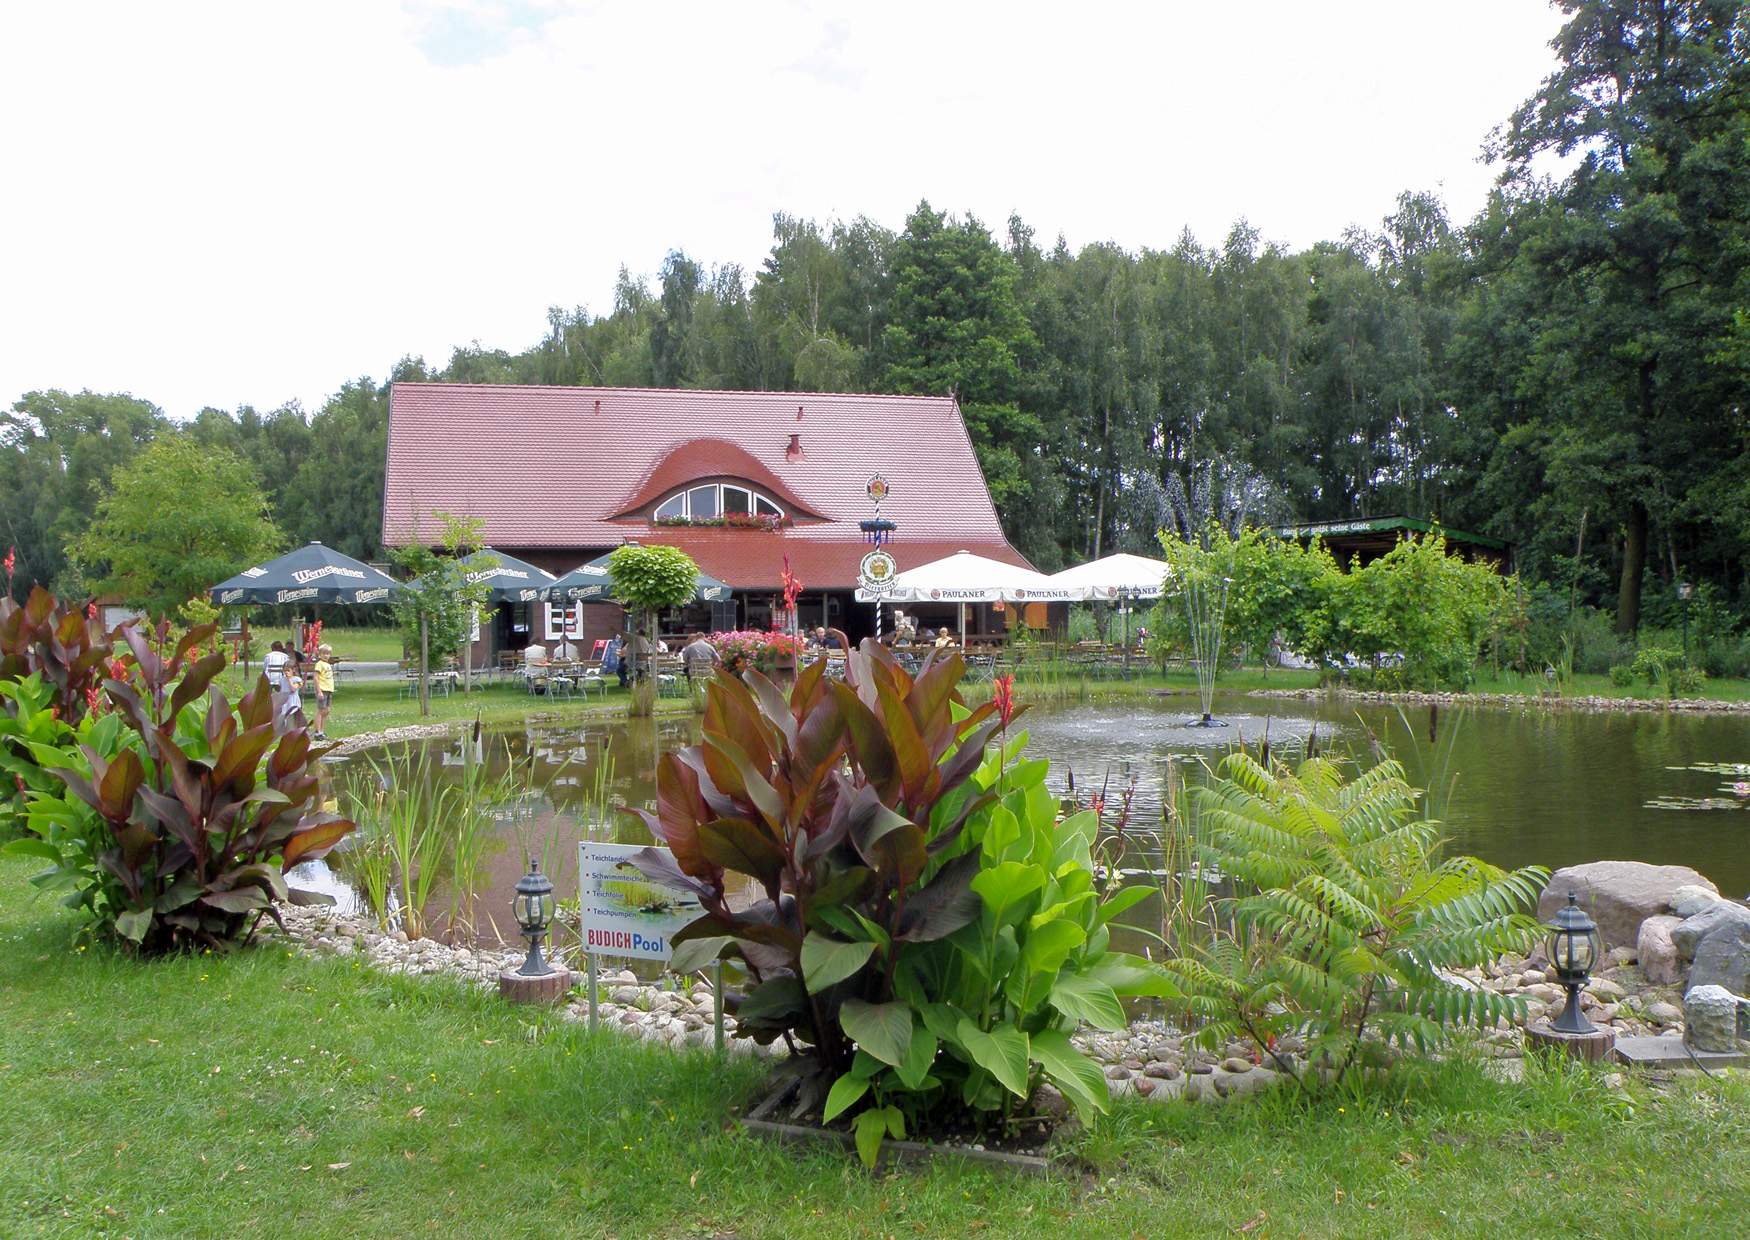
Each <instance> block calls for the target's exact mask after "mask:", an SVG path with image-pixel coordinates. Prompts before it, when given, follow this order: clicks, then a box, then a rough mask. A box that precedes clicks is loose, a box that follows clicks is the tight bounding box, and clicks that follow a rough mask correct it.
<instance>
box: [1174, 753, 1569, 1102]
mask: <svg viewBox="0 0 1750 1240" xmlns="http://www.w3.org/2000/svg"><path fill="white" fill-rule="evenodd" d="M1192 796H1193V797H1194V798H1195V803H1196V805H1197V807H1198V809H1199V826H1200V830H1201V831H1202V833H1203V835H1204V838H1205V839H1206V841H1207V843H1206V845H1205V848H1204V860H1205V863H1206V865H1208V866H1210V867H1213V868H1214V869H1216V870H1218V871H1219V872H1220V873H1221V874H1223V875H1224V876H1225V877H1227V878H1228V879H1229V880H1231V881H1232V882H1233V884H1234V889H1235V894H1234V896H1233V897H1231V898H1228V899H1225V900H1223V901H1221V902H1220V904H1221V911H1222V913H1223V914H1224V916H1225V918H1226V919H1228V920H1230V922H1231V925H1232V926H1233V933H1231V934H1230V935H1224V936H1218V937H1217V938H1216V939H1215V940H1214V941H1213V942H1212V943H1211V944H1210V945H1209V946H1207V947H1204V948H1202V949H1200V950H1196V951H1194V952H1192V953H1190V954H1188V955H1182V956H1180V957H1178V958H1176V959H1174V960H1172V961H1170V962H1168V965H1167V968H1168V970H1169V972H1171V973H1173V974H1174V975H1176V976H1177V977H1178V978H1179V979H1180V981H1181V983H1182V984H1183V987H1184V990H1185V993H1186V995H1187V997H1188V998H1187V1001H1186V1006H1187V1008H1188V1009H1189V1010H1190V1011H1191V1012H1192V1013H1194V1014H1195V1015H1196V1016H1198V1017H1201V1018H1202V1019H1203V1020H1204V1021H1205V1022H1206V1023H1205V1024H1204V1025H1203V1027H1202V1028H1201V1029H1200V1030H1199V1031H1198V1032H1197V1034H1196V1037H1197V1039H1198V1040H1199V1041H1200V1042H1201V1043H1203V1044H1204V1045H1209V1046H1219V1045H1220V1044H1221V1043H1222V1042H1224V1041H1226V1040H1227V1039H1229V1038H1232V1037H1236V1036H1238V1037H1244V1038H1247V1039H1250V1040H1251V1041H1252V1042H1253V1043H1254V1044H1255V1045H1256V1046H1257V1048H1258V1050H1259V1051H1260V1053H1268V1054H1271V1055H1273V1056H1277V1057H1279V1058H1280V1052H1279V1051H1278V1050H1277V1049H1276V1047H1277V1043H1278V1040H1279V1039H1281V1038H1283V1037H1286V1036H1288V1035H1290V1034H1297V1035H1303V1036H1304V1037H1305V1038H1306V1042H1307V1047H1306V1050H1307V1054H1308V1055H1309V1056H1310V1057H1312V1058H1313V1060H1314V1061H1315V1062H1317V1063H1321V1064H1326V1065H1330V1066H1332V1067H1333V1068H1334V1075H1335V1076H1336V1078H1337V1079H1341V1077H1342V1076H1343V1074H1344V1073H1345V1072H1346V1071H1347V1070H1348V1068H1349V1067H1350V1066H1351V1065H1352V1064H1353V1063H1354V1062H1355V1059H1356V1055H1357V1053H1358V1051H1359V1050H1360V1048H1361V1046H1362V1043H1363V1041H1364V1039H1365V1037H1366V1035H1367V1034H1368V1032H1369V1030H1372V1031H1374V1032H1375V1033H1377V1034H1379V1035H1382V1036H1383V1037H1384V1038H1385V1039H1386V1040H1387V1041H1389V1042H1411V1043H1414V1044H1415V1045H1417V1046H1418V1047H1426V1046H1428V1045H1430V1044H1432V1043H1434V1042H1436V1041H1438V1040H1439V1039H1440V1038H1441V1037H1442V1036H1443V1034H1444V1033H1445V1032H1446V1031H1447V1029H1448V1028H1450V1027H1451V1026H1453V1025H1457V1024H1471V1025H1490V1024H1494V1023H1496V1022H1498V1021H1501V1020H1504V1019H1518V1018H1520V1017H1522V1016H1523V1014H1524V1007H1523V1001H1522V1000H1520V999H1517V998H1508V997H1505V996H1502V995H1498V994H1495V993H1493V992H1491V991H1487V990H1480V989H1474V988H1469V987H1466V986H1463V985H1461V984H1459V983H1458V982H1456V981H1455V980H1453V979H1452V978H1451V976H1450V975H1449V972H1448V971H1449V970H1452V969H1455V968H1463V967H1469V966H1475V965H1481V964H1484V963H1486V962H1488V961H1490V960H1492V959H1494V958H1495V957H1497V956H1499V955H1502V954H1504V953H1507V952H1523V951H1526V950H1529V948H1530V947H1531V945H1532V944H1533V943H1534V942H1535V941H1536V939H1537V936H1538V933H1539V926H1538V924H1537V922H1536V921H1535V920H1534V919H1533V918H1532V917H1530V916H1528V915H1527V914H1526V912H1525V911H1524V910H1526V909H1528V908H1530V907H1531V906H1532V905H1533V904H1534V903H1535V901H1536V900H1537V896H1538V893H1539V891H1540V890H1542V887H1543V884H1544V882H1545V881H1546V880H1547V878H1548V872H1547V871H1545V870H1542V869H1539V868H1536V867H1527V868H1525V869H1521V870H1516V871H1513V872H1512V873H1508V872H1506V871H1503V870H1500V869H1497V868H1496V867H1494V866H1491V865H1488V864H1485V863H1484V862H1481V861H1478V860H1476V859H1475V858H1473V857H1453V858H1451V859H1449V860H1447V861H1445V862H1440V863H1436V861H1435V857H1436V853H1437V851H1438V847H1439V835H1438V831H1439V827H1438V824H1437V823H1435V822H1433V821H1432V820H1430V819H1427V818H1425V817H1422V816H1421V815H1420V814H1419V813H1418V804H1417V801H1418V794H1417V793H1416V791H1415V790H1414V789H1412V788H1411V787H1410V786H1409V785H1408V784H1407V783H1406V782H1405V780H1404V775H1403V770H1402V768H1401V767H1400V766H1398V764H1397V763H1395V762H1391V761H1385V762H1381V763H1379V764H1378V765H1377V766H1374V767H1373V768H1372V769H1370V770H1366V771H1362V772H1361V773H1359V774H1358V775H1356V776H1355V777H1354V778H1353V779H1345V778H1344V777H1343V775H1342V772H1341V770H1340V769H1339V768H1338V766H1337V765H1336V764H1335V763H1334V762H1332V761H1330V760H1327V759H1324V758H1309V759H1307V760H1305V761H1303V762H1301V763H1300V764H1299V765H1298V766H1296V767H1293V768H1290V767H1288V766H1286V765H1283V764H1275V765H1272V766H1268V767H1266V766H1264V765H1262V764H1260V763H1259V762H1258V761H1257V760H1255V759H1253V758H1252V757H1251V756H1250V755H1249V754H1246V753H1244V752H1239V753H1234V754H1231V755H1229V756H1228V757H1227V758H1226V759H1225V760H1224V761H1223V762H1222V764H1221V767H1220V778H1219V779H1218V780H1217V781H1216V782H1215V783H1214V784H1213V785H1212V786H1209V787H1206V788H1199V789H1194V790H1193V792H1192ZM1284 1066H1285V1067H1286V1066H1289V1065H1287V1063H1286V1062H1284Z"/></svg>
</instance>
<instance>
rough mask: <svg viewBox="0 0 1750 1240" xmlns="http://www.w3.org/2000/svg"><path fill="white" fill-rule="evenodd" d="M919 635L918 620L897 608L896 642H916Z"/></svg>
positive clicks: (895, 612)
mask: <svg viewBox="0 0 1750 1240" xmlns="http://www.w3.org/2000/svg"><path fill="white" fill-rule="evenodd" d="M917 637H918V622H917V621H916V620H913V619H912V618H911V617H910V616H908V615H906V614H905V613H904V612H903V611H900V610H899V609H898V608H895V609H894V612H893V640H894V641H895V642H896V643H904V642H914V641H916V640H917Z"/></svg>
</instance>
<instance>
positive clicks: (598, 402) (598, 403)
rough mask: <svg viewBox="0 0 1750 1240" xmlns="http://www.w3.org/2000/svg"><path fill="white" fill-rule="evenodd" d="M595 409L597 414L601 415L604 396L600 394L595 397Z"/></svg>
mask: <svg viewBox="0 0 1750 1240" xmlns="http://www.w3.org/2000/svg"><path fill="white" fill-rule="evenodd" d="M595 411H596V416H597V417H600V416H601V412H602V398H601V397H599V396H598V397H596V398H595Z"/></svg>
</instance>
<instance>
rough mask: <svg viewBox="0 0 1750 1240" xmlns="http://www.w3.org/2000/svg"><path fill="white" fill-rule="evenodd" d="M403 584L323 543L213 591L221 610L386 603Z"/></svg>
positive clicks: (223, 583) (271, 562)
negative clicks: (240, 605)
mask: <svg viewBox="0 0 1750 1240" xmlns="http://www.w3.org/2000/svg"><path fill="white" fill-rule="evenodd" d="M400 589H401V583H400V582H399V581H396V580H395V579H394V578H393V577H391V576H389V574H387V573H385V572H383V571H382V570H381V569H375V568H372V567H371V566H370V565H369V564H366V563H364V562H363V561H362V560H355V559H353V558H352V557H351V556H350V555H343V554H341V553H340V552H338V551H336V550H334V548H332V547H324V546H323V545H322V544H321V543H319V542H313V543H309V544H308V545H306V546H302V547H299V548H298V549H297V550H296V551H290V552H287V553H286V554H285V555H282V556H280V557H279V558H278V559H277V560H269V561H268V562H267V563H265V564H258V565H256V566H255V567H254V568H246V569H244V570H243V571H242V572H240V573H238V574H237V575H236V576H235V577H232V578H231V579H230V580H228V581H221V582H220V583H219V584H218V585H216V586H214V587H213V588H212V590H210V591H209V592H208V593H209V596H210V597H211V599H212V601H213V602H214V603H215V604H217V605H218V606H221V607H228V606H232V605H235V604H238V603H267V604H275V603H386V602H388V601H389V598H390V596H392V595H393V594H395V593H396V592H397V591H399V590H400Z"/></svg>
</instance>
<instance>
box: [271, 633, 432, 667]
mask: <svg viewBox="0 0 1750 1240" xmlns="http://www.w3.org/2000/svg"><path fill="white" fill-rule="evenodd" d="M291 640H292V631H291V629H290V628H289V627H288V628H286V629H284V630H281V629H280V628H279V627H278V626H275V627H274V628H272V629H271V630H270V629H266V628H261V629H252V630H251V631H250V642H251V644H252V646H253V647H254V650H255V655H256V659H257V661H259V660H260V658H261V655H262V654H264V653H265V652H266V651H267V648H268V647H269V646H270V645H272V644H273V643H274V642H275V641H283V642H290V641H291ZM322 640H323V641H324V642H325V643H327V644H328V645H330V646H333V647H334V653H335V654H336V655H337V656H339V657H340V658H341V659H342V660H343V661H345V662H348V663H394V662H396V661H398V660H399V659H400V658H401V630H400V629H346V628H338V627H336V628H330V627H329V626H327V625H323V626H322Z"/></svg>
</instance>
